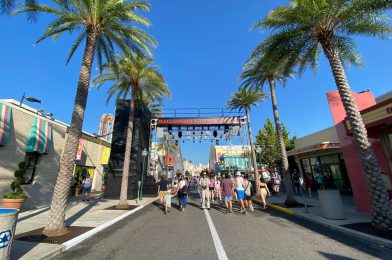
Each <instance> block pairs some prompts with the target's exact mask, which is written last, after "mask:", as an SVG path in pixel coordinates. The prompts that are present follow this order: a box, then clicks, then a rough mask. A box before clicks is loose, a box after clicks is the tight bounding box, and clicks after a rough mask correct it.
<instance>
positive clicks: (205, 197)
mask: <svg viewBox="0 0 392 260" xmlns="http://www.w3.org/2000/svg"><path fill="white" fill-rule="evenodd" d="M199 185H200V187H201V199H202V203H201V208H202V209H205V208H207V209H210V196H211V195H210V188H209V185H210V179H208V178H207V174H206V172H203V173H202V178H201V179H200V181H199Z"/></svg>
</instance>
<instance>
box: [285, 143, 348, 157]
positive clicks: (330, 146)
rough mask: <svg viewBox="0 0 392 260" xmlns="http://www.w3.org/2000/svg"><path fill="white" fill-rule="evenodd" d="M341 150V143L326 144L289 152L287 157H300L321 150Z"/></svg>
mask: <svg viewBox="0 0 392 260" xmlns="http://www.w3.org/2000/svg"><path fill="white" fill-rule="evenodd" d="M340 148H341V146H340V143H329V142H324V143H321V144H315V145H311V146H307V147H303V148H299V149H294V150H291V151H287V156H293V155H299V154H303V153H309V152H315V151H320V150H327V149H340Z"/></svg>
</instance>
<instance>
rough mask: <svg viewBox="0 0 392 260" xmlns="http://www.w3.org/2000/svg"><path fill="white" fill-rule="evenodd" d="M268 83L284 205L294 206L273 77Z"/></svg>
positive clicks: (294, 201)
mask: <svg viewBox="0 0 392 260" xmlns="http://www.w3.org/2000/svg"><path fill="white" fill-rule="evenodd" d="M268 83H269V86H270V91H271V100H272V111H273V114H274V120H275V127H276V134H277V136H278V142H279V153H280V160H281V163H282V165H281V166H282V167H281V172H282V177H283V181H284V185H285V188H286V204H288V205H290V204H296V203H297V202H296V200H295V197H294V190H293V183H292V181H291V176H290V174H289V172H288V169H289V162H288V159H287V153H286V145H285V143H284V139H283V132H282V124H281V123H280V118H279V113H278V102H277V101H276V92H275V79H274V78H273V77H269V78H268Z"/></svg>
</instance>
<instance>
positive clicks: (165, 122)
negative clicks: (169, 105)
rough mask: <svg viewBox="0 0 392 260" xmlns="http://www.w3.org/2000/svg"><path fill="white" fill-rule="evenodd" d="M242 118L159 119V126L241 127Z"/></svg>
mask: <svg viewBox="0 0 392 260" xmlns="http://www.w3.org/2000/svg"><path fill="white" fill-rule="evenodd" d="M240 123H241V118H240V117H209V118H159V119H158V122H157V126H169V125H173V126H185V125H188V126H208V125H240Z"/></svg>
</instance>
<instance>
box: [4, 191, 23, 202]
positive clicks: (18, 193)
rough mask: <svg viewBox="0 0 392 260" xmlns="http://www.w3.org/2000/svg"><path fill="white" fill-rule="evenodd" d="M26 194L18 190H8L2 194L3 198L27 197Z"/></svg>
mask: <svg viewBox="0 0 392 260" xmlns="http://www.w3.org/2000/svg"><path fill="white" fill-rule="evenodd" d="M27 198H28V197H27V195H26V194H25V193H24V192H23V191H21V190H19V191H13V192H9V193H7V194H4V196H3V199H23V200H25V199H27Z"/></svg>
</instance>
